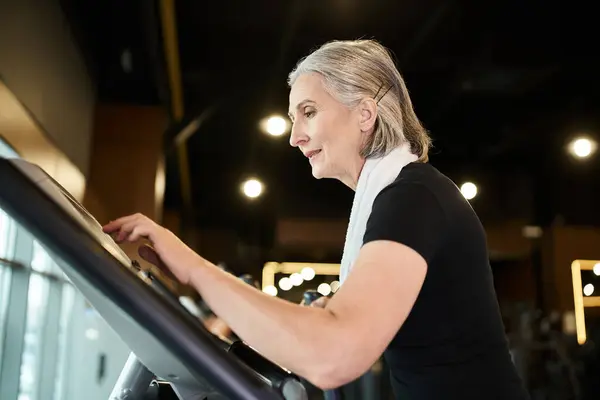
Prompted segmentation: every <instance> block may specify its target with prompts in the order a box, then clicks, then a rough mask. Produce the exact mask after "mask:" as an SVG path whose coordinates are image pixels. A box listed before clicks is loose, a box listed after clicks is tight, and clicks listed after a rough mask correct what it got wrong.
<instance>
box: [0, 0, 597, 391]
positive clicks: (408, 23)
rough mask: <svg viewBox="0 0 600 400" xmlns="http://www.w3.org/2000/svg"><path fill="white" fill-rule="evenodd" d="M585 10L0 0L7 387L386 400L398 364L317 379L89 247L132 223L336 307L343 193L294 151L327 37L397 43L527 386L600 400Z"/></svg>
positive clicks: (434, 157) (128, 256)
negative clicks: (308, 74)
mask: <svg viewBox="0 0 600 400" xmlns="http://www.w3.org/2000/svg"><path fill="white" fill-rule="evenodd" d="M565 7H566V8H565ZM591 15H592V13H590V12H589V11H586V10H584V9H583V8H575V6H564V5H561V6H559V5H558V4H554V3H551V4H548V3H544V4H542V3H540V2H535V1H531V0H527V1H506V0H503V1H499V0H491V1H487V2H465V1H461V2H448V1H443V0H430V1H426V2H423V1H416V0H411V1H408V2H394V1H391V0H381V1H373V2H371V3H366V2H359V1H343V2H342V1H329V0H328V1H320V2H309V1H303V0H293V1H284V2H266V1H259V2H230V1H224V2H217V3H214V2H211V3H205V2H193V1H190V0H179V1H175V0H146V1H141V0H137V1H135V0H134V1H127V2H118V1H115V0H105V1H94V2H75V1H69V0H60V1H59V0H46V1H44V2H41V1H37V2H33V1H28V0H21V1H17V0H4V1H2V2H0V139H1V140H0V156H1V158H0V161H1V164H0V399H1V400H81V399H86V400H109V399H110V400H125V399H129V400H131V399H180V400H186V399H362V400H389V399H392V398H393V397H392V394H391V389H390V384H389V379H388V374H389V371H388V370H387V368H388V367H387V365H386V363H385V361H384V360H383V359H381V360H379V361H377V362H376V363H375V364H374V365H373V366H372V368H371V369H370V370H369V371H367V372H366V373H365V374H364V375H363V376H362V377H360V378H359V379H357V380H356V381H355V382H351V383H349V384H348V385H345V386H344V387H340V388H338V389H335V390H325V391H324V390H320V389H318V388H316V387H314V386H312V385H311V384H310V383H308V382H307V381H306V380H304V379H303V377H300V376H295V375H294V374H292V373H290V372H289V371H287V370H285V369H283V368H281V367H279V366H277V365H275V364H274V363H271V362H270V361H269V360H267V359H265V358H264V357H262V356H261V355H260V354H258V353H257V352H256V351H254V350H253V349H252V348H250V347H249V346H245V344H244V343H243V342H241V341H239V340H237V339H238V338H237V337H236V334H235V332H232V331H231V330H230V329H229V328H228V327H227V326H226V325H224V323H223V322H222V321H220V320H219V319H218V318H217V317H216V316H215V315H214V314H213V313H212V312H211V310H210V309H209V308H208V307H207V306H206V304H204V303H203V301H202V299H201V298H200V296H199V295H198V294H197V293H196V292H194V290H192V289H191V288H190V287H187V286H183V285H181V284H179V283H177V282H176V281H174V280H172V279H170V278H169V277H167V276H163V275H161V272H160V271H155V270H153V269H151V268H150V267H149V266H147V265H144V262H143V261H140V260H139V257H138V255H137V247H136V246H135V245H121V246H118V245H116V244H114V243H108V244H107V243H104V242H103V239H102V238H101V237H100V236H98V235H99V232H100V231H99V228H98V223H99V224H104V223H106V222H108V221H110V220H112V219H114V218H117V217H119V216H123V215H127V214H132V213H138V212H139V213H143V214H144V215H146V216H149V217H150V218H152V219H154V220H155V221H157V222H159V223H160V224H162V225H163V226H165V227H167V228H168V229H169V230H171V231H172V232H175V233H176V234H177V235H178V236H179V237H181V238H182V239H183V240H184V241H185V242H186V243H187V244H188V245H189V246H190V247H191V248H193V249H194V250H196V251H197V252H198V253H199V254H202V256H203V257H205V258H207V259H208V260H210V261H212V262H213V263H215V264H217V265H219V266H220V267H221V268H223V269H224V270H226V271H228V272H230V273H231V274H234V275H236V276H238V277H239V278H240V279H243V280H244V281H246V283H248V284H249V285H253V286H255V287H256V288H257V289H258V290H261V291H263V292H264V293H267V294H268V295H270V296H278V297H280V298H282V299H285V300H288V301H291V302H295V303H300V302H305V303H307V302H310V301H313V300H314V297H318V296H333V295H334V294H335V292H336V291H337V290H338V288H339V287H340V281H339V277H338V275H339V271H340V258H341V254H342V250H343V245H344V238H345V234H346V227H347V224H348V216H349V212H350V208H351V206H352V192H351V191H350V190H348V189H347V188H346V187H344V186H343V185H341V184H339V182H333V181H330V180H315V179H313V177H312V176H311V173H310V169H309V166H308V164H307V163H306V159H305V158H304V157H303V156H302V154H300V153H299V152H298V151H297V149H293V148H291V147H290V146H289V143H288V142H289V131H290V121H289V119H288V117H287V107H288V91H289V90H288V88H287V84H286V78H287V74H288V73H289V71H290V70H291V69H292V68H293V67H294V65H295V63H296V62H297V61H298V60H299V59H300V58H301V57H302V56H304V55H306V54H307V53H308V52H309V51H311V50H312V49H314V48H315V47H316V46H318V45H320V44H322V43H323V42H325V41H329V40H333V39H356V38H365V37H369V38H370V37H373V38H376V39H377V40H379V41H381V42H382V43H383V44H385V45H387V46H389V47H390V48H391V49H392V50H393V51H394V53H395V56H396V58H397V62H398V68H399V69H400V70H401V71H402V73H403V75H404V76H405V79H406V82H407V86H408V87H409V91H410V93H411V96H413V102H414V105H415V109H416V112H417V114H418V115H420V118H421V119H422V120H423V123H424V125H425V126H426V127H427V129H428V130H429V131H430V132H431V135H432V138H433V142H434V147H433V150H432V152H431V155H430V162H431V163H432V164H434V165H435V166H436V167H437V168H438V169H440V170H441V171H442V172H443V173H445V174H447V175H448V176H449V177H451V179H452V180H453V181H454V182H455V183H456V185H457V186H458V187H459V188H460V189H461V192H462V194H463V195H464V196H465V198H466V199H468V201H469V202H470V204H471V206H472V207H473V209H474V210H475V211H476V213H477V215H478V216H479V217H480V218H481V221H482V223H483V225H484V228H485V231H486V235H487V240H488V246H489V253H490V264H491V267H492V271H493V275H494V286H495V289H496V293H497V297H498V302H499V305H500V309H501V312H502V317H503V321H504V325H505V330H506V336H507V338H508V342H509V345H510V351H511V355H512V359H513V362H514V363H515V365H516V367H517V370H518V372H519V375H520V376H521V378H522V379H523V382H524V383H525V385H526V388H527V390H528V392H529V393H530V396H531V398H532V399H533V400H550V399H552V400H554V399H556V400H567V399H574V400H587V399H597V398H598V397H599V396H600V374H599V372H600V358H599V357H600V350H599V349H598V347H596V345H595V344H596V340H600V324H599V322H600V319H599V318H598V317H599V316H600V314H599V312H600V308H599V307H600V300H599V299H600V297H596V296H600V294H598V292H596V291H595V286H598V287H599V289H600V278H598V276H599V275H600V208H599V207H598V205H597V203H598V202H597V197H596V196H595V194H596V192H595V190H598V189H600V179H598V176H599V172H600V159H599V158H598V154H597V152H596V150H597V140H599V136H600V96H599V95H598V90H599V89H600V80H599V78H598V74H597V71H598V70H599V68H600V57H599V56H598V52H597V51H594V50H593V49H594V48H596V47H597V46H595V43H594V42H592V38H593V37H597V33H596V32H595V24H594V21H591ZM107 249H108V250H107ZM132 261H135V262H133V263H132ZM124 265H126V266H127V268H125V267H124ZM439 301H440V303H442V302H444V298H440V299H439ZM210 333H213V334H214V335H215V336H213V335H211V334H210ZM215 337H216V338H217V339H218V340H217V339H215ZM322 356H323V357H327V354H323V355H322ZM407 400H408V399H407Z"/></svg>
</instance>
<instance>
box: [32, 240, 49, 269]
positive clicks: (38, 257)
mask: <svg viewBox="0 0 600 400" xmlns="http://www.w3.org/2000/svg"><path fill="white" fill-rule="evenodd" d="M52 264H54V262H53V261H52V258H50V255H49V254H48V252H47V251H46V249H44V247H42V245H41V244H40V243H39V242H38V241H37V240H34V241H33V259H32V260H31V268H32V269H33V270H34V271H37V272H45V273H51V272H54V271H53V265H52Z"/></svg>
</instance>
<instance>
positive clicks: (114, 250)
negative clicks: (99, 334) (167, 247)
mask: <svg viewBox="0 0 600 400" xmlns="http://www.w3.org/2000/svg"><path fill="white" fill-rule="evenodd" d="M0 182H2V185H0V207H2V209H3V210H4V211H5V212H7V213H8V214H9V215H10V216H11V217H12V218H13V219H15V220H16V221H17V222H18V223H19V224H21V225H22V226H24V227H25V228H26V229H28V230H29V231H30V232H31V233H32V235H34V236H35V237H36V239H37V240H38V241H39V242H40V243H42V244H43V246H44V247H45V248H46V250H47V251H49V252H50V253H52V254H53V255H54V256H55V258H56V259H57V260H60V265H61V267H62V269H63V272H64V273H65V275H66V276H67V278H68V279H69V280H70V282H71V283H72V284H73V285H74V286H75V287H76V288H77V289H78V290H79V291H80V292H81V293H82V295H83V296H84V297H86V299H87V300H88V302H89V303H90V304H91V305H92V306H93V307H94V308H95V310H96V311H97V312H98V313H99V314H100V315H101V316H102V318H103V319H104V320H105V321H106V322H107V323H108V324H109V325H110V326H111V327H112V328H113V330H114V331H115V332H116V333H117V334H118V335H119V336H120V337H121V339H122V340H123V341H124V342H125V343H126V344H127V345H128V347H129V349H130V351H131V354H130V357H129V359H128V360H127V363H126V364H125V367H124V368H123V370H122V372H121V375H120V377H119V379H118V381H117V383H116V385H115V387H114V389H113V391H112V394H111V396H110V398H109V400H167V399H169V400H170V399H176V400H207V399H233V400H282V399H285V400H304V399H307V394H306V390H305V388H304V386H303V385H302V384H301V381H300V379H299V377H297V376H295V375H294V374H292V373H290V372H289V371H286V370H284V369H283V368H281V367H279V366H277V365H275V364H273V363H271V362H270V361H268V360H266V359H265V358H264V357H262V356H261V355H260V354H258V353H257V352H256V351H254V350H253V349H251V348H250V347H248V346H246V345H245V344H244V343H242V342H234V343H227V342H224V341H222V340H220V339H219V338H217V337H215V336H214V335H212V334H211V333H209V332H208V331H207V330H206V329H205V328H204V326H203V324H202V322H201V321H200V320H199V319H198V318H197V317H196V316H194V315H193V314H192V313H190V312H189V311H188V310H187V309H186V308H185V307H184V306H183V305H182V304H181V303H180V302H179V300H178V298H177V297H176V296H175V295H174V294H173V293H172V292H171V291H170V290H169V289H168V288H167V287H166V286H165V285H164V284H162V283H161V281H160V280H159V279H158V278H157V277H155V276H154V275H153V274H152V273H151V272H150V271H143V270H142V269H141V268H140V267H139V265H138V264H137V263H136V262H135V260H131V259H129V258H128V257H127V255H126V254H125V253H124V252H123V251H122V250H121V249H120V248H119V246H117V244H116V243H115V242H114V241H113V240H112V238H111V237H110V236H109V235H106V234H105V233H104V232H103V231H102V227H101V225H100V224H99V223H98V222H97V221H96V220H95V219H94V217H93V216H92V215H90V214H89V213H88V212H87V210H85V208H84V207H83V206H82V205H81V204H80V203H79V202H77V201H76V200H75V199H74V198H73V197H72V196H71V195H70V194H69V193H68V192H67V191H66V190H65V189H64V188H63V187H61V186H60V185H59V184H58V183H57V182H56V181H54V180H53V179H52V178H51V177H50V176H49V175H47V174H46V173H45V172H44V171H43V170H42V169H41V168H39V167H38V166H36V165H34V164H30V163H28V162H26V161H24V160H19V159H3V158H0ZM24 200H26V201H24Z"/></svg>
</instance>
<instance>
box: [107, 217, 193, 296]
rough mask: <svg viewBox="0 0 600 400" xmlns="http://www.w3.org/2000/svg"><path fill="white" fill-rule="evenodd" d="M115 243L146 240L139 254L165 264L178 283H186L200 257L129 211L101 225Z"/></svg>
mask: <svg viewBox="0 0 600 400" xmlns="http://www.w3.org/2000/svg"><path fill="white" fill-rule="evenodd" d="M102 229H103V231H104V232H105V233H108V234H110V235H112V236H113V238H114V239H115V241H116V242H117V243H122V242H131V243H134V242H137V241H139V240H140V239H147V240H148V241H150V244H151V246H147V245H143V246H140V248H139V249H138V253H139V255H140V257H142V258H143V259H144V260H146V261H148V262H149V263H152V264H154V265H156V266H157V267H159V268H162V269H164V268H165V267H166V268H167V269H168V271H169V272H171V273H172V274H173V275H174V276H175V278H177V280H178V281H179V282H181V283H182V284H184V285H188V284H189V283H190V279H191V275H192V271H193V270H194V269H195V268H197V267H198V266H199V264H200V261H201V257H200V256H199V255H198V254H196V253H195V252H194V251H193V250H192V249H190V248H189V247H188V246H187V245H186V244H185V243H183V242H182V241H181V240H180V239H179V238H178V237H177V236H176V235H175V234H173V233H172V232H171V231H169V230H168V229H165V228H163V227H162V226H160V225H158V224H157V223H156V222H154V221H152V220H151V219H150V218H148V217H146V216H145V215H142V214H139V213H138V214H133V215H129V216H126V217H122V218H119V219H117V220H115V221H111V222H109V223H108V224H106V225H105V226H104V227H103V228H102Z"/></svg>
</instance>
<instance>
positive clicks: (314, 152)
mask: <svg viewBox="0 0 600 400" xmlns="http://www.w3.org/2000/svg"><path fill="white" fill-rule="evenodd" d="M320 152H321V150H313V151H309V152H308V153H306V158H308V159H309V160H311V159H313V158H314V157H315V156H316V155H317V154H319V153H320Z"/></svg>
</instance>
